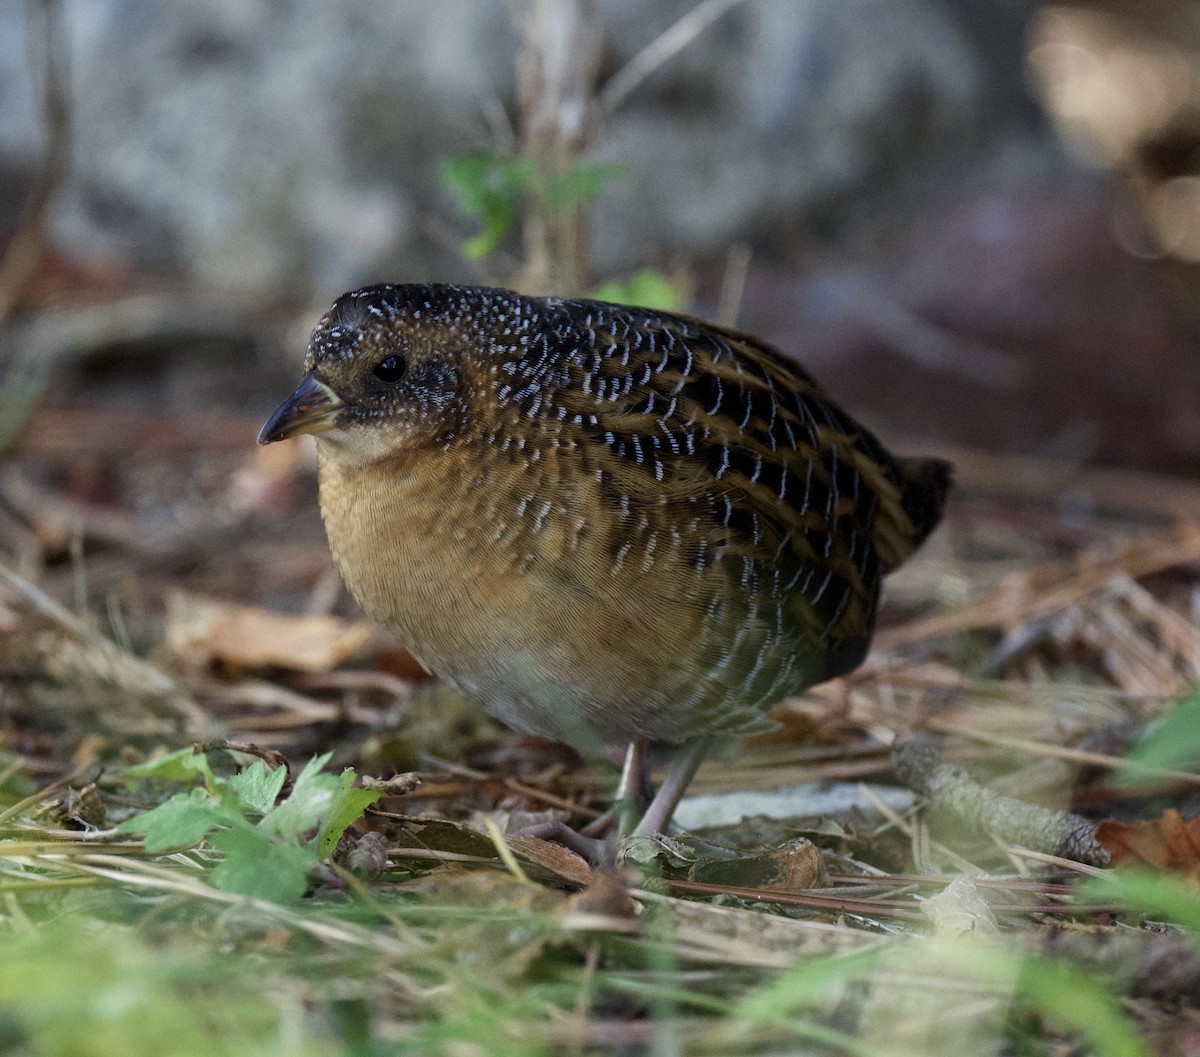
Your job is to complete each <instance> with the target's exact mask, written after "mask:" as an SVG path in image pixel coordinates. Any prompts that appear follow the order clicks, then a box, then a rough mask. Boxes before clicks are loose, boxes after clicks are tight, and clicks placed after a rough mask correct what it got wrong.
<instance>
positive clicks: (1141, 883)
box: [1078, 869, 1200, 943]
mask: <svg viewBox="0 0 1200 1057" xmlns="http://www.w3.org/2000/svg"><path fill="white" fill-rule="evenodd" d="M1078 893H1079V898H1080V899H1081V900H1082V901H1084V902H1087V903H1124V904H1126V905H1128V906H1130V907H1132V908H1133V909H1135V910H1138V911H1140V912H1141V913H1143V914H1145V915H1146V916H1147V917H1152V918H1166V919H1167V920H1169V921H1175V922H1177V923H1178V924H1180V925H1185V926H1187V927H1188V928H1189V929H1192V930H1193V934H1191V935H1189V936H1188V939H1190V940H1191V942H1192V943H1200V935H1196V934H1195V933H1200V895H1198V894H1197V892H1196V889H1195V888H1194V887H1192V886H1190V885H1186V884H1184V883H1183V882H1182V881H1180V880H1178V879H1176V878H1174V877H1171V876H1170V875H1168V874H1165V873H1162V872H1160V871H1156V870H1149V869H1145V870H1138V869H1128V870H1126V869H1122V870H1119V871H1114V872H1112V873H1106V874H1105V875H1104V876H1103V877H1089V878H1088V879H1087V880H1086V881H1085V882H1084V883H1083V884H1081V885H1080V886H1079V889H1078Z"/></svg>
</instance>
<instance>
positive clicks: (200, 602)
mask: <svg viewBox="0 0 1200 1057" xmlns="http://www.w3.org/2000/svg"><path fill="white" fill-rule="evenodd" d="M373 634H374V628H373V626H372V625H371V624H369V623H368V622H367V621H353V622H351V621H347V620H342V619H340V618H338V617H331V616H323V615H315V614H310V615H292V614H288V613H276V612H274V611H273V610H269V609H260V608H258V607H257V606H244V605H237V604H235V603H233V602H220V601H217V600H215V599H211V598H202V597H200V596H198V595H191V594H187V593H185V592H183V591H176V592H174V593H172V595H171V597H170V599H169V600H168V604H167V644H168V645H169V646H170V648H171V650H172V651H173V652H174V653H175V654H176V655H177V656H179V657H183V658H184V659H186V660H188V661H190V662H191V663H193V664H198V665H202V664H209V663H211V662H212V661H222V662H224V663H225V664H229V665H233V666H234V667H237V668H286V669H288V670H289V671H296V672H325V671H329V670H330V669H331V668H336V667H337V666H338V665H339V664H342V663H343V662H345V661H346V660H348V659H349V658H351V657H353V656H354V655H355V654H356V653H358V652H359V651H360V650H362V649H363V647H365V646H366V645H367V643H368V642H370V640H371V637H372V635H373Z"/></svg>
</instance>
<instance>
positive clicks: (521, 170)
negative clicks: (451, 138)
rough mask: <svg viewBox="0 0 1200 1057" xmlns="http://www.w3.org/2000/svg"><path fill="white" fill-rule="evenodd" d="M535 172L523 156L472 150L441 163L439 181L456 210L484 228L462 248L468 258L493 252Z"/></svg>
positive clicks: (509, 225)
mask: <svg viewBox="0 0 1200 1057" xmlns="http://www.w3.org/2000/svg"><path fill="white" fill-rule="evenodd" d="M536 175H537V173H536V170H535V168H534V166H533V163H532V162H530V161H529V160H528V159H526V158H514V157H508V156H504V155H499V154H493V153H491V151H486V150H471V151H466V152H464V153H462V154H456V155H454V156H453V157H452V158H447V159H446V161H444V162H443V163H442V183H443V184H444V185H445V187H446V189H447V190H448V191H449V192H450V193H451V194H452V195H453V196H454V198H455V201H456V203H457V205H458V208H459V211H460V212H461V213H463V214H464V215H465V216H469V217H473V218H475V219H476V220H478V221H480V223H481V224H482V225H483V230H482V231H481V232H480V233H479V234H478V235H476V236H475V237H474V238H472V239H471V240H470V241H469V242H467V244H466V245H465V246H464V248H463V253H464V255H465V256H466V257H468V258H469V259H471V260H478V259H480V258H482V257H486V256H488V254H490V253H493V252H494V251H495V249H496V247H497V246H498V245H499V244H500V240H501V239H502V238H504V236H505V235H506V234H507V233H508V230H509V228H511V227H512V223H513V220H514V219H515V218H516V215H517V205H518V203H519V202H520V200H521V196H522V195H523V194H524V193H525V191H526V190H527V189H528V188H529V187H531V186H532V185H533V182H534V179H535V177H536Z"/></svg>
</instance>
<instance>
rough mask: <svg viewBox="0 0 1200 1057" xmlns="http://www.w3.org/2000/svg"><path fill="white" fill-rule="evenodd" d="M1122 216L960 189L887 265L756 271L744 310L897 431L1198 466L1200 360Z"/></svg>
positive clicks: (1083, 456) (1031, 451)
mask: <svg viewBox="0 0 1200 1057" xmlns="http://www.w3.org/2000/svg"><path fill="white" fill-rule="evenodd" d="M1112 213H1113V204H1112V202H1111V201H1109V200H1108V199H1107V198H1106V197H1104V196H1102V195H1099V194H1096V193H1094V192H1088V191H1086V190H1084V189H1082V188H1080V189H1076V190H1069V189H1063V190H1060V191H1055V192H1046V193H1042V194H1031V195H1016V196H1004V195H997V194H983V195H979V196H976V197H972V198H967V199H962V200H960V201H959V202H957V204H953V205H951V206H949V207H945V208H942V209H940V210H938V211H937V212H936V213H932V214H930V215H928V216H925V217H924V218H922V219H921V220H920V221H918V222H917V223H916V224H915V225H914V226H913V230H912V232H911V234H910V236H909V238H908V240H907V242H906V243H905V244H904V245H903V247H902V248H900V249H899V250H897V251H896V252H895V253H894V255H893V256H892V257H891V259H890V261H889V262H888V263H885V264H883V265H881V266H878V267H875V268H869V269H868V268H864V269H862V270H859V271H853V272H839V273H828V274H819V275H815V276H812V277H809V278H806V279H801V280H797V279H794V278H792V277H790V276H786V275H782V274H779V273H772V272H770V271H767V270H765V269H760V270H755V271H753V272H752V274H751V277H750V280H749V282H748V284H747V290H746V299H745V304H744V307H743V311H742V316H741V322H742V324H743V325H744V326H746V327H747V328H748V329H750V330H753V331H756V332H758V333H762V334H765V335H768V336H769V337H771V339H772V340H774V341H775V342H776V343H777V344H778V345H779V346H780V347H781V348H783V349H784V350H786V351H787V352H789V353H792V354H795V355H796V356H797V357H798V358H799V359H801V360H802V361H803V362H804V363H805V364H806V365H807V366H808V367H809V368H811V370H812V372H813V373H814V374H815V375H816V376H817V378H818V379H819V380H820V381H821V382H822V383H823V384H824V385H826V386H828V387H829V389H830V390H831V391H832V392H833V393H834V394H836V395H837V397H838V398H839V399H841V400H843V401H844V402H845V403H847V404H848V405H849V406H852V407H853V408H854V409H855V411H856V413H860V414H861V415H862V416H863V417H864V418H865V419H866V420H867V421H868V422H869V423H871V424H872V425H873V426H875V427H876V428H878V429H880V430H881V431H883V432H885V433H889V434H892V435H897V434H900V435H907V436H910V437H926V438H934V439H943V440H950V441H954V442H956V443H960V444H965V445H969V446H973V447H978V448H983V449H987V450H993V451H1003V452H1012V453H1018V454H1025V455H1042V456H1053V457H1061V458H1067V459H1073V460H1078V461H1094V462H1103V463H1113V464H1122V465H1127V466H1139V467H1144V468H1152V469H1158V470H1173V471H1180V472H1197V471H1200V363H1197V360H1196V357H1195V354H1194V351H1193V350H1192V349H1191V348H1190V347H1189V346H1188V345H1187V344H1186V343H1185V341H1184V338H1183V335H1182V334H1181V333H1179V331H1178V329H1177V328H1176V327H1175V326H1174V325H1173V323H1172V321H1171V318H1170V315H1169V313H1168V310H1167V308H1166V305H1165V304H1164V300H1163V297H1162V293H1161V290H1160V288H1159V284H1158V283H1157V281H1156V278H1155V275H1154V273H1153V271H1152V270H1151V269H1150V266H1149V265H1148V264H1147V263H1146V262H1145V261H1142V260H1139V259H1137V258H1135V257H1133V256H1131V255H1130V254H1129V253H1127V252H1126V251H1125V250H1124V249H1122V248H1121V246H1120V245H1118V243H1117V240H1116V238H1115V237H1114V235H1113V233H1112Z"/></svg>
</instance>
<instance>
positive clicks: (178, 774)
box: [129, 746, 217, 789]
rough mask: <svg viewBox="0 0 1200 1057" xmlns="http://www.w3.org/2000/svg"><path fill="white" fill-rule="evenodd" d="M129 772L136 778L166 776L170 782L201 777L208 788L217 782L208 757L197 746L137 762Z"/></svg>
mask: <svg viewBox="0 0 1200 1057" xmlns="http://www.w3.org/2000/svg"><path fill="white" fill-rule="evenodd" d="M129 773H130V774H131V775H133V776H134V777H135V778H165V779H166V780H167V781H169V782H194V781H195V780H196V779H197V778H200V779H202V780H203V782H204V785H205V786H206V787H207V788H208V789H213V788H215V787H216V784H217V779H216V777H215V776H214V775H213V773H212V768H211V767H210V766H209V765H208V757H207V756H206V755H205V754H204V753H202V752H199V751H197V749H196V748H195V746H192V747H190V748H187V749H179V750H178V751H177V752H170V753H167V755H166V756H159V757H158V758H157V759H154V760H147V761H146V762H145V763H139V764H136V765H135V766H133V767H130V768H129Z"/></svg>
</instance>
